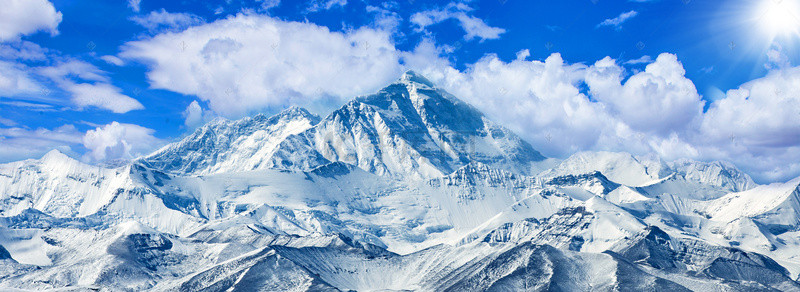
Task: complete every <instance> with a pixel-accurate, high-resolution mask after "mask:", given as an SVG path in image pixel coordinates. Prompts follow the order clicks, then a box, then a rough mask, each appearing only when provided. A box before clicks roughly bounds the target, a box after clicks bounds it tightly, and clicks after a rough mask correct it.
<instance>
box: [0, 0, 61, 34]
mask: <svg viewBox="0 0 800 292" xmlns="http://www.w3.org/2000/svg"><path fill="white" fill-rule="evenodd" d="M59 23H61V12H58V11H56V8H55V7H54V6H53V3H50V1H47V0H8V1H4V2H3V9H0V41H7V40H15V39H18V38H19V37H20V36H23V35H30V34H32V33H35V32H37V31H47V32H49V33H50V34H51V35H56V34H58V24H59Z"/></svg>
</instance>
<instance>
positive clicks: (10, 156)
mask: <svg viewBox="0 0 800 292" xmlns="http://www.w3.org/2000/svg"><path fill="white" fill-rule="evenodd" d="M11 122H12V123H13V121H11ZM4 124H6V123H4ZM82 136H83V133H81V132H80V131H78V130H77V129H76V128H75V126H73V125H63V126H60V127H58V128H55V129H52V130H50V129H45V128H38V129H34V130H31V129H26V128H21V127H14V128H0V162H9V161H15V160H19V159H23V158H38V157H41V156H42V155H44V154H45V153H47V152H48V151H50V150H53V149H59V150H61V151H62V152H66V153H71V152H73V151H72V147H75V146H77V145H80V143H81V137H82Z"/></svg>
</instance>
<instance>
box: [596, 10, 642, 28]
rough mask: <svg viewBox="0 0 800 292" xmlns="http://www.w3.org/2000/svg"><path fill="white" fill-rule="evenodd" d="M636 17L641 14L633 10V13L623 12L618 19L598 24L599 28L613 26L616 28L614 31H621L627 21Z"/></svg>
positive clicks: (610, 19) (609, 19)
mask: <svg viewBox="0 0 800 292" xmlns="http://www.w3.org/2000/svg"><path fill="white" fill-rule="evenodd" d="M636 15H639V12H636V11H635V10H631V11H628V12H623V13H622V14H620V15H619V16H617V17H614V18H608V19H606V20H603V22H601V23H599V24H597V27H601V26H611V27H614V29H616V30H620V29H622V24H623V23H625V22H626V21H628V20H630V19H631V18H634V17H636Z"/></svg>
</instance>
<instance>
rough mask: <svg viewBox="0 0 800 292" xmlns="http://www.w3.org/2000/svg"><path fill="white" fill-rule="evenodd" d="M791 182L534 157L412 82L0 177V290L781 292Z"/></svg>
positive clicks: (796, 264)
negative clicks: (333, 104) (111, 161)
mask: <svg viewBox="0 0 800 292" xmlns="http://www.w3.org/2000/svg"><path fill="white" fill-rule="evenodd" d="M799 185H800V178H798V179H795V180H792V181H789V182H786V183H776V184H771V185H757V184H755V183H754V182H753V181H752V179H750V177H749V176H748V175H746V174H744V173H742V172H741V171H739V170H737V169H736V168H735V167H734V166H732V165H730V164H728V163H725V162H698V161H691V160H679V161H662V160H661V159H659V158H657V157H653V156H634V155H631V154H627V153H610V152H583V153H577V154H575V155H573V156H571V157H569V158H567V159H564V160H557V159H545V157H543V156H542V155H541V154H540V153H539V152H537V151H536V150H535V149H534V147H532V146H531V145H530V144H528V143H527V142H525V141H524V140H523V139H521V138H519V137H518V136H516V135H515V134H514V133H512V132H510V131H509V130H507V129H505V128H503V127H502V126H499V125H497V124H494V123H493V122H491V121H490V120H488V119H487V118H486V117H485V116H484V115H483V114H481V113H480V112H479V111H477V110H476V109H474V108H473V107H471V106H470V105H468V104H466V103H464V102H463V101H460V100H458V99H457V98H456V97H454V96H452V95H450V94H448V93H447V92H445V91H443V90H441V89H438V88H436V86H435V85H434V84H432V83H431V82H430V81H428V80H427V79H425V78H424V77H422V76H420V75H419V74H416V73H414V72H407V73H406V74H404V75H403V76H402V77H401V78H400V79H399V80H398V81H397V82H394V83H392V84H390V85H389V86H387V87H386V88H384V89H382V90H380V91H379V92H377V93H375V94H372V95H367V96H361V97H357V98H355V99H354V100H352V101H350V102H348V103H346V104H345V105H344V106H342V107H341V108H339V109H337V110H335V111H333V112H332V113H330V114H329V115H327V116H326V117H324V118H318V117H316V116H314V115H313V114H310V113H309V112H307V111H306V110H304V109H301V108H289V109H287V110H284V111H282V112H280V113H278V114H277V115H274V116H267V115H264V114H259V115H255V116H252V117H246V118H243V119H240V120H236V121H228V120H222V119H219V120H214V121H212V122H210V123H208V124H207V125H205V126H202V127H200V128H198V129H197V130H196V131H194V132H193V133H191V134H190V135H188V136H187V137H185V138H183V139H182V140H180V141H177V142H175V143H172V144H169V145H167V146H165V147H163V148H161V149H159V150H158V151H156V152H154V153H152V154H150V155H147V156H144V157H141V158H139V159H136V160H134V161H132V162H131V163H129V164H127V165H122V166H119V167H113V168H109V167H102V166H94V165H88V164H85V163H82V162H79V161H77V160H74V159H72V158H70V157H68V156H66V155H64V154H62V153H60V152H58V151H55V150H54V151H52V152H50V153H48V154H47V155H45V156H44V157H42V158H41V159H38V160H26V161H20V162H14V163H9V164H2V165H0V289H5V288H9V289H23V290H44V289H66V290H70V289H74V290H82V289H84V290H85V289H89V290H113V291H117V290H136V291H140V290H156V291H200V290H203V291H228V290H241V291H251V290H260V291H305V290H314V291H317V290H330V291H347V290H358V291H361V290H419V291H465V290H467V291H490V290H491V291H509V290H527V289H532V290H570V291H576V290H577V291H585V290H602V291H606V290H669V291H684V290H694V291H706V290H726V291H753V290H764V291H774V290H780V291H800V283H798V282H797V279H798V274H800V200H799V199H800V196H799V195H798V194H800V192H799V191H800V187H799Z"/></svg>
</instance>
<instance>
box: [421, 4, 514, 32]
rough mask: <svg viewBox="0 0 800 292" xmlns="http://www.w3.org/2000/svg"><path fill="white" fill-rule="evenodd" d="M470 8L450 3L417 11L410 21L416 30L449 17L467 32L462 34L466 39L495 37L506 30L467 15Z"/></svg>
mask: <svg viewBox="0 0 800 292" xmlns="http://www.w3.org/2000/svg"><path fill="white" fill-rule="evenodd" d="M471 11H472V8H471V7H469V6H467V5H466V4H464V3H458V4H456V3H450V4H449V5H447V6H446V7H444V8H442V9H434V10H428V11H422V12H417V13H414V14H413V15H411V19H410V21H411V23H413V24H414V25H416V26H417V29H418V30H420V31H421V30H424V29H425V28H426V27H428V26H431V25H434V24H437V23H441V22H444V21H446V20H449V19H455V20H457V21H458V23H459V25H460V26H461V28H462V29H464V31H465V32H466V33H467V34H466V35H465V36H464V39H466V40H472V39H474V38H479V39H480V40H481V41H483V40H487V39H497V38H500V35H501V34H503V33H504V32H505V31H506V30H505V29H502V28H499V27H491V26H489V25H487V24H486V23H485V22H484V21H483V20H482V19H480V18H477V17H475V16H472V15H469V14H468V12H471Z"/></svg>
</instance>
